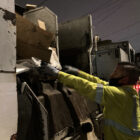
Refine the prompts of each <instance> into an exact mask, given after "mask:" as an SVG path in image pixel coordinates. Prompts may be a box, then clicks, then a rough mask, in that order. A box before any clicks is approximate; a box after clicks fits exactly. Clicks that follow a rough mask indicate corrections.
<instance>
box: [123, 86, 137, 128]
mask: <svg viewBox="0 0 140 140" xmlns="http://www.w3.org/2000/svg"><path fill="white" fill-rule="evenodd" d="M125 90H127V91H128V92H129V93H130V94H131V95H132V97H133V114H132V126H133V129H134V130H136V131H138V121H137V97H136V95H133V94H132V92H133V90H132V89H131V88H125Z"/></svg>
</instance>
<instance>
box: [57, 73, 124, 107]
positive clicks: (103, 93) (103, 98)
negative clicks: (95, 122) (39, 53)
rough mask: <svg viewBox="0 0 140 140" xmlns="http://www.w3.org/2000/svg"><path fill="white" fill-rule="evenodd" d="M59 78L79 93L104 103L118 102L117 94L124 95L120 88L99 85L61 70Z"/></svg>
mask: <svg viewBox="0 0 140 140" xmlns="http://www.w3.org/2000/svg"><path fill="white" fill-rule="evenodd" d="M58 79H59V81H60V82H62V83H63V84H64V85H67V86H70V87H71V88H74V89H76V90H77V91H78V93H79V94H81V95H83V96H86V97H88V98H89V99H91V100H93V101H95V102H96V103H99V104H102V105H106V103H112V102H116V101H117V96H122V97H123V92H122V91H121V90H120V89H119V88H116V87H111V86H103V85H101V84H100V85H99V84H96V83H93V82H90V81H88V80H86V79H83V78H80V77H77V76H74V75H70V74H67V73H64V72H61V71H60V72H59V73H58Z"/></svg>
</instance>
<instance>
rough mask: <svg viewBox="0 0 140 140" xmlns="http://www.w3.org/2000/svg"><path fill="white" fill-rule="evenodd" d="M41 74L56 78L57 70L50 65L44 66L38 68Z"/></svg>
mask: <svg viewBox="0 0 140 140" xmlns="http://www.w3.org/2000/svg"><path fill="white" fill-rule="evenodd" d="M40 70H41V72H42V73H44V74H47V75H49V76H53V77H56V78H57V77H58V72H59V70H58V69H56V68H55V67H53V66H51V64H45V65H43V66H42V67H41V68H40Z"/></svg>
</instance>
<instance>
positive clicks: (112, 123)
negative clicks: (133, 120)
mask: <svg viewBox="0 0 140 140" xmlns="http://www.w3.org/2000/svg"><path fill="white" fill-rule="evenodd" d="M105 125H108V126H112V127H114V128H116V129H117V130H119V131H121V132H122V133H125V134H127V135H131V136H140V131H137V130H131V129H129V128H127V127H125V126H122V125H120V124H119V123H117V122H115V121H113V120H109V119H106V120H105Z"/></svg>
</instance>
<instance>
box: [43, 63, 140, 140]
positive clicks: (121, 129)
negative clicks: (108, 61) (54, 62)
mask: <svg viewBox="0 0 140 140" xmlns="http://www.w3.org/2000/svg"><path fill="white" fill-rule="evenodd" d="M45 71H46V73H47V74H49V75H51V76H54V77H56V78H58V80H59V81H60V82H62V83H63V84H64V85H67V86H70V87H72V88H74V89H76V90H77V91H78V93H79V94H81V95H83V96H86V97H88V98H89V99H91V100H92V101H95V102H96V103H98V104H100V105H103V106H104V111H103V114H104V118H105V124H104V125H105V126H104V139H105V140H140V100H139V97H138V96H137V92H136V90H135V89H134V88H133V85H135V84H136V82H137V80H138V77H139V73H140V72H139V69H138V68H137V67H136V66H135V65H133V64H130V63H127V62H122V63H118V64H117V66H116V68H115V70H114V71H113V73H112V74H111V76H110V80H109V82H106V81H103V80H101V79H99V78H98V77H95V76H92V75H90V74H87V73H85V72H83V71H80V70H78V69H76V68H71V67H69V68H67V72H68V73H71V74H74V75H71V74H68V73H65V72H62V71H59V70H57V69H56V68H54V67H52V66H51V65H49V64H48V65H47V66H46V67H45ZM75 75H77V76H75Z"/></svg>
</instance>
